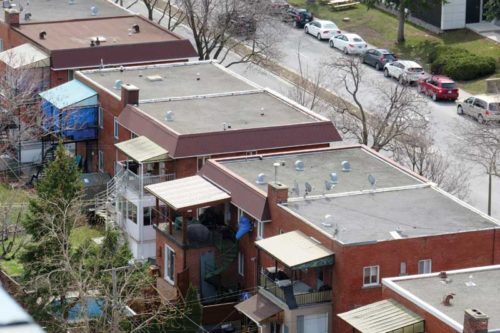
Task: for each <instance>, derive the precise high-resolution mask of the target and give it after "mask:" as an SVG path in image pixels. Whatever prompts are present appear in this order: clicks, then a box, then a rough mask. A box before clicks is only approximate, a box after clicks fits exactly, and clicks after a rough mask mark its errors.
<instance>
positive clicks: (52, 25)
mask: <svg viewBox="0 0 500 333" xmlns="http://www.w3.org/2000/svg"><path fill="white" fill-rule="evenodd" d="M52 1H53V0H51V1H48V2H47V1H45V2H46V3H49V4H50V3H51V2H52ZM71 8H72V7H71ZM89 8H90V7H89ZM135 24H137V25H138V26H139V30H140V32H139V33H135V32H132V26H133V25H135ZM16 30H18V31H19V32H20V33H22V34H23V35H25V36H27V37H28V38H30V39H32V40H33V41H34V42H36V43H37V44H39V45H41V46H42V47H44V48H46V49H47V50H61V49H75V48H88V47H90V42H91V39H94V40H95V38H96V37H99V40H100V45H99V46H94V47H95V48H98V47H101V46H111V45H125V44H141V43H153V42H163V41H173V40H180V38H179V37H178V36H176V35H174V34H173V33H171V32H169V31H168V30H166V29H163V28H162V27H160V26H158V25H156V24H153V23H151V22H150V21H148V20H147V19H145V18H143V17H142V16H140V15H129V16H121V17H106V18H103V17H89V18H86V19H78V20H71V21H60V22H42V23H31V24H22V25H21V26H20V27H19V28H16ZM41 31H45V32H46V35H45V38H44V39H40V37H39V34H40V32H41Z"/></svg>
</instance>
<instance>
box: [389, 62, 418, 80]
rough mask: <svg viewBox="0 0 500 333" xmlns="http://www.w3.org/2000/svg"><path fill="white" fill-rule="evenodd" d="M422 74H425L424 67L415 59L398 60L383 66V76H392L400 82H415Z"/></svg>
mask: <svg viewBox="0 0 500 333" xmlns="http://www.w3.org/2000/svg"><path fill="white" fill-rule="evenodd" d="M422 75H425V72H424V69H423V68H422V66H420V65H419V64H417V63H416V62H415V61H410V60H398V61H394V62H390V63H387V64H385V66H384V76H385V77H393V78H395V79H396V80H398V81H399V83H401V84H406V83H409V84H411V83H413V82H417V80H418V79H419V78H420V77H421V76H422Z"/></svg>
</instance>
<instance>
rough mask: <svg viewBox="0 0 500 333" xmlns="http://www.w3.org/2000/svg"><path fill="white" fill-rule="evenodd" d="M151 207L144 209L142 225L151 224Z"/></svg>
mask: <svg viewBox="0 0 500 333" xmlns="http://www.w3.org/2000/svg"><path fill="white" fill-rule="evenodd" d="M152 210H153V207H144V213H143V214H144V215H143V216H142V222H143V225H151V224H152V223H153V214H151V212H152Z"/></svg>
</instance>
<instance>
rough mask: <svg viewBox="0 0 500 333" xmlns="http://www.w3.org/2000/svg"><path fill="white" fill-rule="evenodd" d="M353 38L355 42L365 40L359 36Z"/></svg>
mask: <svg viewBox="0 0 500 333" xmlns="http://www.w3.org/2000/svg"><path fill="white" fill-rule="evenodd" d="M352 40H353V41H354V42H358V43H362V42H363V40H362V39H361V38H358V37H354V38H353V39H352Z"/></svg>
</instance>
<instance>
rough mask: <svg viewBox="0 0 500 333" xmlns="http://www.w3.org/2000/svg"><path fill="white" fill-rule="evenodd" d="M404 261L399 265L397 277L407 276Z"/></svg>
mask: <svg viewBox="0 0 500 333" xmlns="http://www.w3.org/2000/svg"><path fill="white" fill-rule="evenodd" d="M407 274H408V272H407V267H406V261H401V263H400V264H399V275H407Z"/></svg>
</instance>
